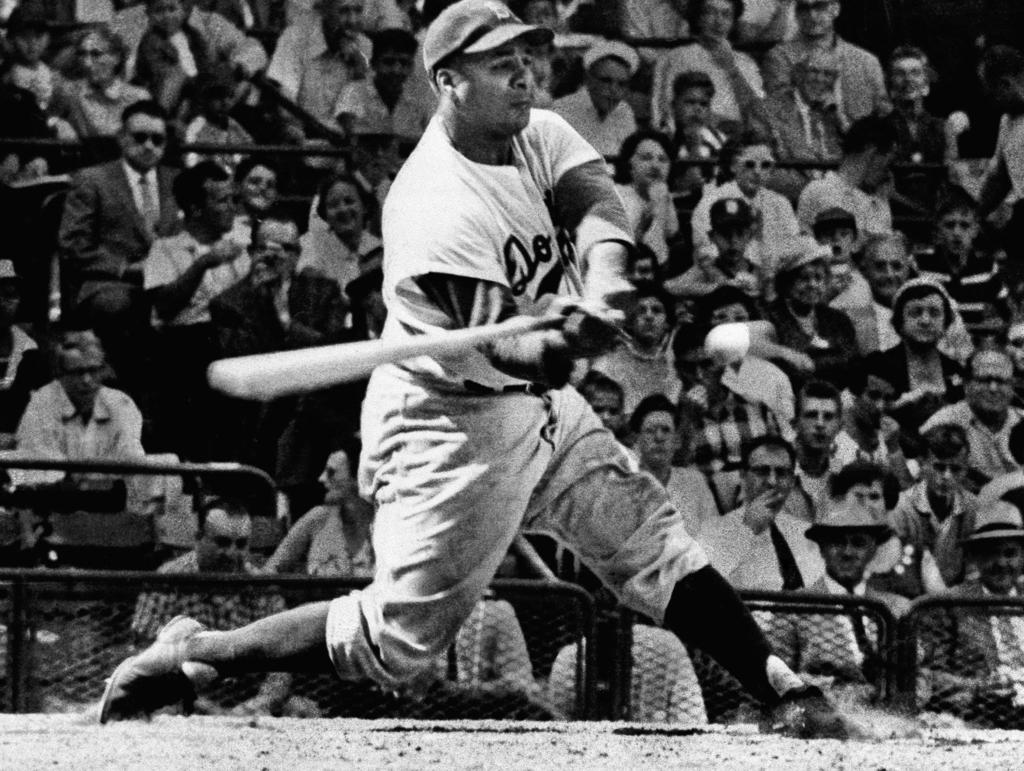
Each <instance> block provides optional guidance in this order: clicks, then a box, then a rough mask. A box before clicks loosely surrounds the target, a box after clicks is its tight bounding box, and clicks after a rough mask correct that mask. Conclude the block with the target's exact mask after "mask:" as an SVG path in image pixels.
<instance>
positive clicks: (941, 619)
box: [917, 499, 1024, 730]
mask: <svg viewBox="0 0 1024 771" xmlns="http://www.w3.org/2000/svg"><path fill="white" fill-rule="evenodd" d="M961 543H962V544H963V547H964V557H965V559H966V561H967V565H968V571H967V574H968V575H969V576H970V575H972V572H973V573H974V577H971V578H968V579H967V580H965V581H964V582H963V583H961V584H959V585H958V586H956V587H954V588H953V589H952V590H951V591H950V594H951V595H953V596H956V597H963V598H979V599H986V598H987V599H990V600H992V603H993V606H991V607H990V606H986V605H981V606H977V605H976V606H964V607H960V608H957V607H953V608H951V609H949V611H948V612H946V613H940V612H938V611H936V612H935V613H934V614H933V615H930V616H927V617H925V622H926V623H925V624H923V625H922V629H921V634H920V642H919V648H920V650H921V654H920V675H919V676H918V688H917V690H918V694H919V697H920V699H921V701H922V702H923V703H924V706H925V707H926V708H927V709H934V710H937V711H944V712H953V713H954V714H956V715H959V716H960V717H962V718H964V719H965V720H968V721H971V722H975V723H977V724H979V725H982V726H985V727H994V728H1011V729H1018V730H1019V729H1021V728H1024V614H1022V611H1024V603H1020V602H1019V598H1020V596H1021V574H1022V572H1024V521H1022V518H1021V511H1020V509H1019V508H1018V507H1017V506H1016V505H1014V504H1012V503H1009V502H1008V501H1007V500H1005V499H1000V500H998V501H995V502H994V503H992V504H989V505H987V506H984V507H983V508H982V509H981V510H980V511H979V512H978V515H977V519H976V520H975V524H974V529H973V530H972V531H971V533H970V535H968V536H967V537H966V538H964V539H963V541H962V542H961ZM997 605H998V606H999V607H996V606H997Z"/></svg>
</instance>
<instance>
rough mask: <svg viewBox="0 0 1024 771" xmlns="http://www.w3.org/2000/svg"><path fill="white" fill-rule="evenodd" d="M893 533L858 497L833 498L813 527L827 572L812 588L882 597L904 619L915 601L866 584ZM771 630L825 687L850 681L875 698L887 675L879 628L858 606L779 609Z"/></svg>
mask: <svg viewBox="0 0 1024 771" xmlns="http://www.w3.org/2000/svg"><path fill="white" fill-rule="evenodd" d="M891 534H892V531H891V530H890V529H889V526H888V525H884V524H879V523H878V521H877V520H876V519H875V518H874V517H873V516H872V514H871V512H870V511H869V510H868V509H867V508H866V507H864V506H863V505H862V504H860V503H858V502H856V501H855V500H853V499H846V500H843V501H841V502H838V501H836V502H833V505H832V508H831V510H830V511H829V512H828V514H827V515H826V516H825V517H824V518H822V519H821V521H819V522H818V523H816V524H814V525H812V526H811V527H810V528H808V530H807V537H808V538H809V539H810V540H812V541H814V542H815V543H817V544H818V549H819V551H820V552H821V558H822V561H823V562H824V563H825V575H823V576H822V577H821V578H819V579H818V580H817V581H815V582H813V583H812V584H810V585H809V586H807V587H806V591H808V592H811V593H814V594H833V595H840V596H852V597H864V598H866V599H873V600H881V601H882V602H883V603H885V605H886V606H887V607H888V608H889V610H890V611H892V613H893V615H894V616H896V617H897V618H899V617H900V616H902V615H903V614H904V613H906V612H907V609H908V608H909V606H910V602H909V600H907V599H906V598H904V597H900V596H899V595H896V594H890V593H889V592H882V591H877V590H874V589H871V588H870V587H868V586H867V584H866V581H865V579H866V573H867V566H868V564H869V563H870V562H871V560H872V558H873V557H874V556H875V552H876V551H877V550H878V547H879V545H880V544H882V543H884V542H885V541H886V540H887V539H888V538H889V537H890V535H891ZM767 634H768V637H769V639H770V640H771V641H772V643H773V644H774V645H775V646H776V649H777V650H778V651H779V655H780V656H782V658H783V660H784V661H786V662H787V663H788V664H789V665H790V666H791V667H793V669H794V671H797V672H800V673H801V676H803V677H804V678H808V677H809V678H810V679H811V680H812V681H814V682H816V683H817V684H818V685H819V686H833V685H836V686H850V687H852V689H853V695H854V696H855V697H856V698H859V699H862V700H865V701H867V700H870V699H871V698H873V697H874V696H876V695H877V688H878V686H879V685H880V683H881V677H882V675H883V674H884V673H883V670H882V666H881V665H882V660H881V658H880V656H879V653H880V651H879V646H878V642H879V640H878V628H877V625H876V623H875V622H874V620H873V619H872V618H871V616H870V615H869V614H866V613H863V612H861V611H860V610H859V609H858V608H855V607H854V608H847V609H845V610H843V611H841V612H837V613H834V614H827V615H826V614H823V615H797V614H779V615H775V616H773V618H772V620H771V622H770V623H769V624H768V629H767Z"/></svg>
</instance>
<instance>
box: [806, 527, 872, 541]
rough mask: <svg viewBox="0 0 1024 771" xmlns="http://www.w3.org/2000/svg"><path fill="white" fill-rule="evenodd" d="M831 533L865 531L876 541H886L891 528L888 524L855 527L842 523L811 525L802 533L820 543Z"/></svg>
mask: <svg viewBox="0 0 1024 771" xmlns="http://www.w3.org/2000/svg"><path fill="white" fill-rule="evenodd" d="M832 533H867V534H868V535H870V536H874V538H875V540H877V541H878V542H880V543H881V542H883V541H887V540H888V539H889V538H891V537H892V528H890V527H889V526H888V525H864V526H857V527H846V526H843V525H837V526H833V525H811V526H810V527H809V528H807V531H806V532H805V533H804V536H805V537H806V538H809V539H810V540H812V541H814V542H815V543H821V541H822V540H823V539H824V538H826V537H827V536H828V535H830V534H832Z"/></svg>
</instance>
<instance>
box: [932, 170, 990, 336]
mask: <svg viewBox="0 0 1024 771" xmlns="http://www.w3.org/2000/svg"><path fill="white" fill-rule="evenodd" d="M980 236H981V219H980V217H979V216H978V205H977V203H976V202H975V200H974V199H973V198H972V197H971V196H970V194H969V193H968V192H967V191H966V190H964V189H963V188H961V187H952V188H949V189H948V190H947V191H946V192H945V193H944V194H943V195H942V196H941V197H940V199H939V202H938V205H937V206H936V208H935V231H934V248H933V249H932V250H930V251H927V252H918V253H917V254H916V255H915V259H916V261H917V269H918V271H919V273H920V274H921V275H922V276H927V277H929V278H932V279H935V280H936V281H938V282H940V283H941V284H942V285H943V286H944V287H945V288H946V291H947V292H949V294H950V296H951V297H952V298H953V301H954V302H955V303H956V308H957V310H958V311H959V312H960V315H961V316H962V317H963V320H964V323H965V324H967V326H968V328H970V327H972V326H976V325H979V324H981V323H983V322H985V321H986V319H989V318H992V317H995V316H997V315H999V312H1000V311H1001V310H1002V309H1003V307H1004V305H1005V299H1006V295H1007V290H1006V285H1005V284H1004V283H1003V278H1002V275H1001V274H1000V272H999V269H998V267H997V266H996V263H995V260H994V259H993V257H992V254H991V252H988V251H986V250H984V249H983V248H982V244H981V238H980Z"/></svg>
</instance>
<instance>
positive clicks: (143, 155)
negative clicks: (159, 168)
mask: <svg viewBox="0 0 1024 771" xmlns="http://www.w3.org/2000/svg"><path fill="white" fill-rule="evenodd" d="M119 136H120V140H119V141H120V144H121V154H122V155H123V156H124V159H125V161H126V162H127V163H128V165H129V166H131V167H133V168H134V169H136V170H138V171H140V172H145V171H149V170H150V169H152V168H155V167H156V165H157V164H158V163H160V160H161V159H162V158H163V157H164V147H165V146H166V144H167V124H166V123H164V121H163V119H162V118H157V117H154V116H152V115H133V116H132V117H130V118H129V119H128V121H127V123H125V124H124V126H123V127H122V128H121V133H120V135H119Z"/></svg>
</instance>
